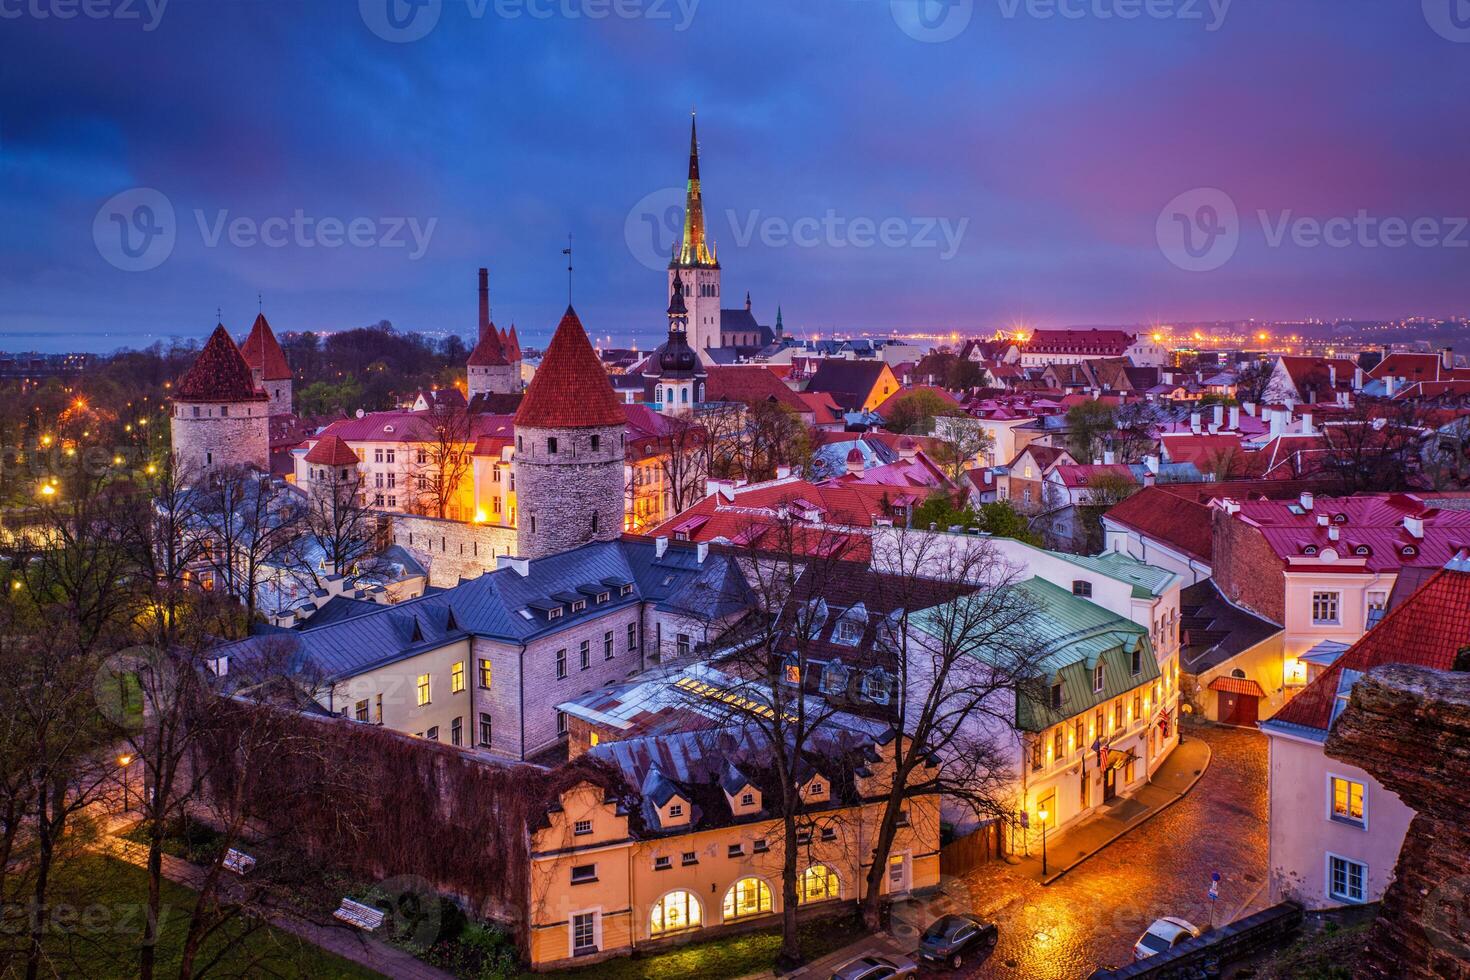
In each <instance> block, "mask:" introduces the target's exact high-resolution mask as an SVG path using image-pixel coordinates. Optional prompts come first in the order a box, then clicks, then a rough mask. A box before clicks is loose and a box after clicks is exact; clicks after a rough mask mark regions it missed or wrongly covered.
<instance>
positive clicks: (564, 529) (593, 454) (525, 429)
mask: <svg viewBox="0 0 1470 980" xmlns="http://www.w3.org/2000/svg"><path fill="white" fill-rule="evenodd" d="M626 427H627V414H626V413H625V412H624V411H623V406H622V404H621V403H620V402H619V401H618V397H617V395H616V394H614V393H613V388H612V382H610V381H608V379H607V372H606V371H604V370H603V369H602V362H601V361H600V360H599V359H598V357H597V352H596V351H594V350H593V349H592V344H591V342H590V341H589V340H588V339H587V332H586V331H585V330H583V329H582V323H581V321H580V320H578V319H577V313H576V311H575V310H573V309H572V308H571V307H570V306H568V307H567V311H566V313H565V314H564V315H563V316H562V318H561V323H560V324H558V325H557V328H556V333H555V334H554V335H553V336H552V338H551V343H550V344H549V345H547V348H546V354H545V355H544V356H543V357H542V358H541V365H540V366H539V367H538V368H537V369H536V374H535V376H533V377H532V378H531V385H530V387H529V388H527V389H526V394H525V397H524V398H522V399H521V404H520V407H519V408H518V409H517V410H516V416H515V438H516V448H515V455H514V456H513V457H512V460H511V469H512V475H513V476H514V478H515V487H516V500H517V505H516V506H517V516H516V550H517V552H518V553H519V556H520V557H522V558H541V557H544V556H546V555H554V554H558V553H560V552H563V551H566V550H568V549H570V548H575V547H577V546H578V545H583V544H586V543H588V542H589V541H612V540H615V539H616V538H617V537H618V536H619V535H620V534H622V533H623V509H624V508H623V494H624V487H623V434H624V431H625V430H626Z"/></svg>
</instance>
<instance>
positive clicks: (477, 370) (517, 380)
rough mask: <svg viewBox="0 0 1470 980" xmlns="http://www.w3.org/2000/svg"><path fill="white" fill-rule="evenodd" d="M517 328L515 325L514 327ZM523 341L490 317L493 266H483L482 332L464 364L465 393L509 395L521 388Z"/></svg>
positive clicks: (471, 395) (474, 394)
mask: <svg viewBox="0 0 1470 980" xmlns="http://www.w3.org/2000/svg"><path fill="white" fill-rule="evenodd" d="M512 329H514V328H512ZM520 361H521V353H520V345H519V344H516V343H515V342H514V341H512V340H511V339H510V337H509V336H508V335H507V334H505V333H502V332H501V331H500V330H497V329H496V327H495V324H494V322H492V321H491V319H490V270H489V269H481V270H480V332H479V340H478V342H477V343H476V344H475V349H474V350H473V351H471V352H470V357H469V361H468V362H467V363H466V365H465V397H466V398H468V399H469V400H470V401H471V402H473V401H474V400H475V396H476V395H509V394H512V393H514V392H517V391H520V390H521V364H520Z"/></svg>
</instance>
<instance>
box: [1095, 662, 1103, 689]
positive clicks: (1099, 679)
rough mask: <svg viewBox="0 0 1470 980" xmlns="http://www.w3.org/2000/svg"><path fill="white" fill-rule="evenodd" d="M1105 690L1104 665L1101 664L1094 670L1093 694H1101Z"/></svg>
mask: <svg viewBox="0 0 1470 980" xmlns="http://www.w3.org/2000/svg"><path fill="white" fill-rule="evenodd" d="M1102 689H1103V665H1102V664H1101V663H1099V664H1098V665H1097V666H1096V667H1094V668H1092V693H1094V694H1100V693H1102Z"/></svg>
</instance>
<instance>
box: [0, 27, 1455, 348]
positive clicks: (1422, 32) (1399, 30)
mask: <svg viewBox="0 0 1470 980" xmlns="http://www.w3.org/2000/svg"><path fill="white" fill-rule="evenodd" d="M88 2H89V4H90V5H92V7H93V9H94V12H100V13H105V14H108V16H106V17H103V18H89V17H87V16H85V15H84V14H82V13H81V12H80V10H79V9H78V11H77V16H75V17H74V18H72V19H59V17H58V15H59V14H63V13H70V12H72V11H73V9H74V8H76V4H75V3H73V2H71V0H0V348H5V349H10V350H25V349H39V350H47V351H56V350H67V349H90V350H100V351H107V350H111V349H113V348H116V347H118V346H122V345H145V344H148V343H151V342H153V341H154V340H157V339H163V338H168V337H171V336H184V337H191V338H203V337H204V336H205V335H207V333H208V332H209V330H210V328H211V327H212V326H213V324H214V322H215V309H216V307H219V308H221V309H222V311H223V318H224V322H225V324H226V325H227V326H228V327H230V329H231V330H232V331H233V332H235V333H236V334H237V335H241V334H243V333H244V332H245V330H246V329H247V328H248V326H249V324H250V321H251V319H252V318H253V317H254V315H255V312H256V295H257V293H260V294H262V295H263V303H264V309H265V312H266V315H267V316H268V317H269V318H270V320H271V322H272V324H273V325H274V326H275V328H276V330H277V331H289V330H306V329H314V330H337V329H344V328H349V327H354V326H361V325H365V324H368V323H373V322H376V321H378V320H380V319H387V320H391V321H392V322H393V323H394V325H395V326H397V327H398V328H400V329H404V330H423V331H434V332H438V331H457V332H460V333H463V334H466V335H468V334H469V333H470V332H471V331H472V330H473V327H474V322H475V309H476V307H475V293H474V289H475V270H476V268H477V267H479V266H481V265H485V266H488V267H489V268H490V270H491V273H490V275H491V291H492V292H491V295H492V304H493V311H494V315H495V319H496V321H497V322H498V323H499V324H501V325H502V326H508V325H509V324H510V323H511V322H512V321H513V322H515V323H516V324H517V326H518V327H519V330H520V334H521V337H522V338H523V339H525V340H526V341H527V342H529V343H538V342H544V341H545V339H546V338H547V337H548V335H549V333H550V330H551V328H552V327H554V326H555V323H556V321H557V318H558V316H559V314H560V312H561V310H562V308H563V307H564V306H565V303H566V291H567V281H566V280H567V276H566V270H565V259H564V258H563V256H562V254H561V250H562V249H563V248H564V247H565V246H566V236H567V235H568V234H569V233H570V234H571V235H572V236H573V243H574V260H575V265H576V272H575V281H574V287H573V289H574V301H575V305H576V306H577V309H578V311H579V312H580V313H581V315H582V318H583V321H584V323H585V324H586V325H587V328H588V331H589V332H590V333H592V334H593V335H595V336H598V337H605V336H609V335H610V336H611V338H612V341H613V342H614V343H615V344H617V345H625V344H627V343H628V342H629V341H630V340H631V339H632V338H633V336H634V335H635V334H636V335H637V336H638V337H639V338H640V339H641V340H643V341H644V342H648V341H651V340H652V339H653V338H654V337H655V336H656V335H657V333H658V332H659V331H660V329H661V324H662V322H663V319H664V318H663V307H664V305H665V302H666V298H665V296H664V295H663V294H664V288H665V287H664V273H663V272H662V271H660V270H661V264H662V263H663V262H665V261H666V260H667V255H668V250H669V247H670V245H671V242H672V239H671V237H670V230H669V229H670V227H671V226H672V225H674V224H675V223H676V220H677V215H676V212H675V211H673V210H671V209H676V208H677V206H678V201H679V200H680V197H681V195H682V188H683V180H684V172H685V164H686V153H687V147H688V140H689V112H690V107H691V106H697V108H698V120H699V133H700V143H701V164H702V168H701V169H702V177H703V182H704V195H705V213H706V215H707V218H708V222H709V231H710V235H711V237H713V239H714V240H715V243H716V245H717V246H718V249H719V258H720V260H721V264H722V266H723V268H724V290H725V296H724V305H725V306H727V307H729V306H736V305H738V304H739V303H740V302H743V298H744V294H745V291H746V290H749V291H750V292H751V294H752V297H753V300H754V308H755V313H756V315H757V318H758V319H759V320H760V321H761V322H764V323H771V322H773V321H774V318H775V308H776V305H777V304H778V303H779V304H780V305H781V306H782V307H783V309H784V315H785V323H786V325H787V327H788V329H789V330H794V331H796V332H798V333H817V332H821V333H828V332H830V331H832V330H840V331H845V332H854V333H856V332H863V331H869V332H879V333H881V332H887V331H889V330H891V329H899V330H904V331H908V330H919V329H934V330H944V331H949V330H957V331H961V332H969V331H973V332H979V331H988V330H991V329H993V328H995V327H997V326H1005V325H1012V324H1018V323H1024V324H1027V325H1068V324H1128V323H1142V322H1149V321H1175V320H1203V319H1226V318H1240V317H1252V316H1254V317H1262V318H1296V317H1308V316H1316V317H1394V316H1400V315H1412V314H1425V315H1464V314H1467V313H1470V229H1467V228H1466V227H1465V216H1466V215H1470V178H1467V174H1470V162H1467V161H1470V103H1467V94H1470V11H1466V10H1463V9H1462V10H1460V11H1459V16H1460V19H1458V20H1457V19H1455V17H1454V16H1452V14H1453V13H1454V11H1453V9H1452V7H1451V4H1454V3H1461V0H1423V2H1422V3H1421V0H1235V2H1234V3H1226V2H1225V0H1213V3H1211V2H1210V0H1175V2H1170V0H1061V2H1060V3H1057V2H1043V0H1031V2H1029V3H1028V2H1027V0H973V3H971V2H969V0H950V2H949V5H948V6H944V5H941V4H940V3H938V2H936V0H899V2H897V3H893V4H890V3H889V2H886V0H702V2H696V0H617V2H614V0H498V2H497V0H417V2H419V3H420V4H423V6H419V7H414V6H412V5H410V4H409V3H408V2H407V0H361V2H360V3H359V2H357V0H334V2H331V3H327V2H311V0H307V2H267V0H239V2H235V0H229V2H201V0H172V2H169V3H167V4H166V6H165V7H164V8H163V9H162V11H161V14H160V12H159V11H158V3H159V2H160V0H153V6H152V8H150V7H149V6H148V5H147V4H146V3H145V2H144V0H88ZM390 3H392V4H394V7H393V9H389V7H388V4H390ZM1466 6H1470V4H1464V3H1461V7H1462V8H1463V7H1466ZM1062 10H1066V11H1068V12H1069V13H1071V14H1075V15H1077V16H1063V15H1062V13H1061V11H1062ZM532 11H535V12H536V13H537V14H539V15H540V16H533V15H532ZM1134 12H1137V14H1138V16H1136V17H1131V18H1127V19H1125V18H1124V17H1123V16H1122V15H1123V14H1131V13H1134ZM42 15H44V16H42ZM594 15H603V16H594ZM395 25H402V26H395ZM1462 25H1463V26H1462ZM423 32H427V33H424V36H422V37H419V38H417V39H413V38H412V35H415V34H418V33H423ZM950 35H953V36H950ZM145 189H147V190H145ZM1212 189H1213V190H1212ZM118 195H122V196H121V197H119V196H118ZM1181 195H1182V196H1181ZM1231 209H1233V210H1234V211H1235V214H1234V215H1233V216H1232V215H1231V214H1230V213H1229V211H1230V210H1231ZM170 211H171V212H172V217H170V215H169V212H170ZM1261 212H1264V213H1265V216H1264V218H1263V217H1262V216H1261ZM1360 212H1363V213H1365V215H1366V220H1358V216H1359V214H1360ZM298 213H299V214H300V215H301V216H302V220H300V221H295V220H293V217H294V216H295V215H297V214H298ZM240 219H243V220H240ZM1298 219H1308V223H1307V224H1303V223H1302V222H1300V221H1299V220H1298ZM1331 219H1338V220H1337V222H1336V225H1335V226H1330V227H1334V228H1335V231H1332V233H1331V235H1330V236H1329V237H1331V238H1332V241H1333V243H1331V244H1329V243H1328V242H1325V241H1319V240H1317V239H1316V238H1315V237H1314V235H1313V231H1312V228H1313V226H1312V224H1310V222H1314V221H1315V222H1329V221H1330V220H1331ZM1385 219H1387V220H1386V221H1385ZM324 221H325V224H324V225H323V224H322V222H324ZM293 223H294V224H296V225H297V226H298V227H296V228H292V227H291V225H292V224H293ZM334 226H336V227H334ZM349 227H350V228H351V229H355V231H353V232H352V236H355V239H356V240H355V241H347V240H346V239H348V238H349V237H352V236H349V235H348V234H347V229H349ZM1406 229H1407V230H1406ZM1181 235H1183V236H1185V237H1187V238H1188V239H1189V241H1187V242H1182V241H1181V240H1180V236H1181ZM263 239H264V240H263ZM333 243H337V244H336V247H332V244H333ZM131 267H139V268H137V269H136V270H134V269H133V268H131Z"/></svg>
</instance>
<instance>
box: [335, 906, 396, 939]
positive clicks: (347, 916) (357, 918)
mask: <svg viewBox="0 0 1470 980" xmlns="http://www.w3.org/2000/svg"><path fill="white" fill-rule="evenodd" d="M383 916H384V913H383V910H382V909H375V908H373V907H372V906H371V905H364V904H362V903H361V902H354V901H353V900H352V899H350V898H344V899H342V907H341V908H339V909H338V910H337V911H335V912H333V913H332V917H333V918H336V919H341V920H342V921H343V922H346V923H347V924H348V925H353V926H357V928H359V929H366V930H367V931H368V932H372V931H373V930H374V929H376V928H378V926H380V925H382V924H383Z"/></svg>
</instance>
